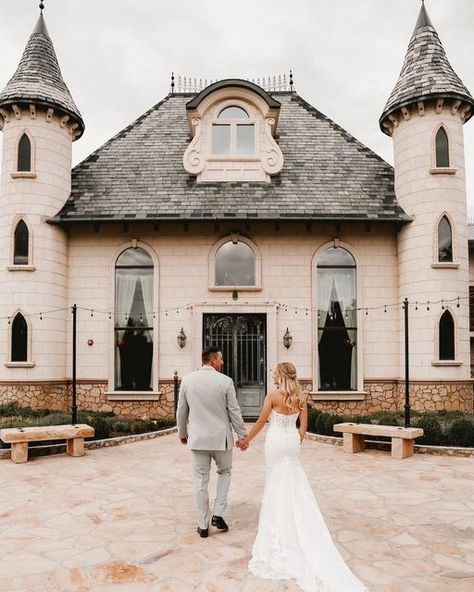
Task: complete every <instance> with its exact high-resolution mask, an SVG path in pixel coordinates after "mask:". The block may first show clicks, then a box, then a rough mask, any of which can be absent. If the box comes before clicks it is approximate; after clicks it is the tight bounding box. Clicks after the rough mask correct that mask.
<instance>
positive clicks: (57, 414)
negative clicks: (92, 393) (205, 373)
mask: <svg viewBox="0 0 474 592" xmlns="http://www.w3.org/2000/svg"><path fill="white" fill-rule="evenodd" d="M77 422H78V423H87V424H89V425H90V426H92V427H93V428H94V430H95V436H94V439H95V440H102V439H104V438H108V437H110V436H121V435H128V434H142V433H145V432H153V431H157V430H161V429H164V428H169V427H171V426H174V425H175V421H174V419H173V418H172V417H165V418H159V419H155V420H154V419H146V420H142V419H126V418H122V417H118V416H116V415H115V414H114V413H113V412H111V411H87V410H85V411H83V410H80V411H79V412H78V415H77ZM70 423H71V413H69V412H67V413H66V412H64V411H49V410H47V409H46V410H45V409H31V408H30V407H19V406H18V405H17V403H7V404H4V405H0V429H1V428H15V427H34V426H47V425H61V424H70ZM0 446H3V447H7V446H9V445H7V444H3V443H2V442H1V441H0Z"/></svg>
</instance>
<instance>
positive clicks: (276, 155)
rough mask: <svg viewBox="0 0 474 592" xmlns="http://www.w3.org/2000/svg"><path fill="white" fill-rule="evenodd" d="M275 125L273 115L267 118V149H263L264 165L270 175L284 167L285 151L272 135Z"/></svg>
mask: <svg viewBox="0 0 474 592" xmlns="http://www.w3.org/2000/svg"><path fill="white" fill-rule="evenodd" d="M274 125H275V119H274V118H273V117H266V118H265V149H264V150H262V167H263V170H264V171H265V172H266V173H268V174H269V175H276V174H277V173H279V172H280V171H281V169H282V167H283V153H282V151H281V150H280V146H278V144H277V143H276V142H275V140H274V139H273V135H272V128H273V126H274Z"/></svg>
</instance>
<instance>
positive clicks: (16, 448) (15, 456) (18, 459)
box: [11, 442, 28, 463]
mask: <svg viewBox="0 0 474 592" xmlns="http://www.w3.org/2000/svg"><path fill="white" fill-rule="evenodd" d="M11 459H12V461H13V462H14V463H25V462H26V461H27V460H28V442H13V443H12V452H11Z"/></svg>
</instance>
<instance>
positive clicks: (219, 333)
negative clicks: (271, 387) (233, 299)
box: [203, 314, 266, 418]
mask: <svg viewBox="0 0 474 592" xmlns="http://www.w3.org/2000/svg"><path fill="white" fill-rule="evenodd" d="M203 345H204V346H207V345H215V346H217V347H219V348H220V350H221V351H222V355H223V357H224V368H223V372H224V373H225V374H227V375H228V376H230V377H231V378H232V379H233V380H234V383H235V388H236V391H237V399H238V400H239V404H240V408H241V409H242V415H243V416H244V417H249V418H251V417H258V415H259V414H260V410H261V408H262V405H263V400H264V398H265V391H266V315H264V314H245V315H244V314H243V315H237V314H229V315H224V314H205V315H204V316H203Z"/></svg>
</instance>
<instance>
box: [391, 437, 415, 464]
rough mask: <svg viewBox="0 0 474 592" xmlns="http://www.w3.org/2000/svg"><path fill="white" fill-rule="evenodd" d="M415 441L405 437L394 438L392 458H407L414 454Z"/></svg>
mask: <svg viewBox="0 0 474 592" xmlns="http://www.w3.org/2000/svg"><path fill="white" fill-rule="evenodd" d="M413 451H414V441H413V440H407V439H403V438H392V458H399V459H402V458H407V457H409V456H413Z"/></svg>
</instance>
